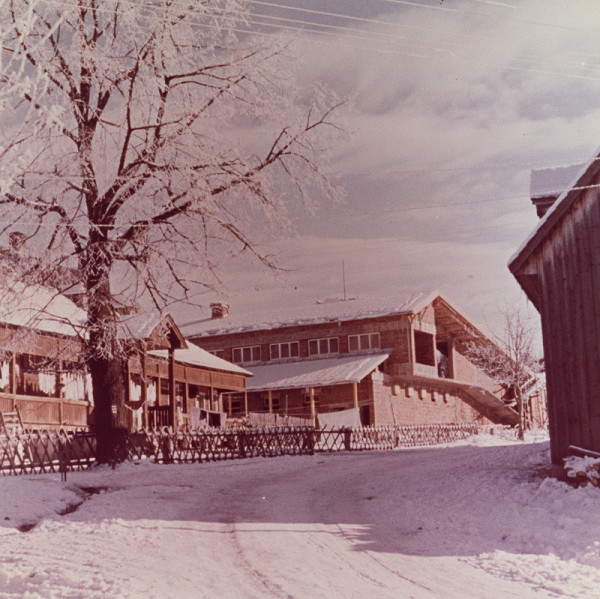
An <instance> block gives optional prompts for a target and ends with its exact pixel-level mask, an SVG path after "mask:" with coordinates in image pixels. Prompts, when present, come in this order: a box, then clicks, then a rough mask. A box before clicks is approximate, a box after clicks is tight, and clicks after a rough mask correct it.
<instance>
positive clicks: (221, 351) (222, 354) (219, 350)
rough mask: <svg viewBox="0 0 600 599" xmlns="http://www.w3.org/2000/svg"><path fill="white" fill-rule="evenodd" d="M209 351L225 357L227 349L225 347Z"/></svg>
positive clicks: (218, 356) (219, 356)
mask: <svg viewBox="0 0 600 599" xmlns="http://www.w3.org/2000/svg"><path fill="white" fill-rule="evenodd" d="M208 353H209V354H212V355H213V356H217V358H223V359H225V350H224V349H213V350H212V351H209V352H208Z"/></svg>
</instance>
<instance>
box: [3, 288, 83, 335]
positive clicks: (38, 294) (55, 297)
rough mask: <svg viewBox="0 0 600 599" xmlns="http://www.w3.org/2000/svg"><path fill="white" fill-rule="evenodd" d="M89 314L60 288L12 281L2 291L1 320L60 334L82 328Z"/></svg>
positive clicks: (14, 324)
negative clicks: (27, 284)
mask: <svg viewBox="0 0 600 599" xmlns="http://www.w3.org/2000/svg"><path fill="white" fill-rule="evenodd" d="M86 319H87V315H86V313H85V311H84V310H82V309H81V308H79V307H78V306H76V305H75V304H74V303H73V302H72V301H71V300H70V299H68V298H67V297H65V296H64V295H61V294H60V293H59V292H58V291H56V290H54V289H50V288H48V287H43V286H41V285H31V286H26V285H24V284H23V283H12V284H10V285H7V288H6V289H5V290H4V291H3V292H2V293H1V294H0V322H3V323H6V324H10V325H13V326H19V327H28V328H32V329H35V330H38V331H44V332H47V333H55V334H58V335H74V334H76V333H77V332H81V329H82V328H83V327H84V325H85V323H86Z"/></svg>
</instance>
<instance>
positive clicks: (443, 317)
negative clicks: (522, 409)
mask: <svg viewBox="0 0 600 599" xmlns="http://www.w3.org/2000/svg"><path fill="white" fill-rule="evenodd" d="M212 308H213V313H212V314H211V317H210V318H205V319H201V320H197V321H194V322H190V323H188V324H187V325H184V326H182V331H183V332H184V334H185V335H186V338H188V339H190V340H191V341H193V342H194V343H196V344H198V345H200V346H202V347H203V348H205V349H207V350H208V351H210V352H212V353H214V354H215V355H218V356H220V357H222V358H224V359H226V360H228V361H231V362H234V363H237V364H240V365H243V366H244V367H245V368H247V369H248V370H250V371H251V372H252V373H253V375H254V376H253V377H252V378H251V379H249V380H248V410H249V411H250V412H253V413H257V412H258V413H277V414H279V415H288V416H298V417H305V418H310V419H312V420H316V418H317V416H318V415H321V416H323V415H326V416H325V418H323V420H326V421H328V422H329V420H330V415H331V414H333V413H335V412H342V411H346V410H350V411H351V412H348V417H349V418H353V416H352V412H356V411H358V413H359V414H360V420H361V422H362V424H363V425H367V424H425V423H460V422H474V421H478V422H481V423H490V422H491V423H501V424H509V425H514V424H516V423H517V421H518V415H517V413H516V411H515V410H514V409H513V408H512V407H511V406H510V405H509V400H508V398H507V397H506V394H505V390H504V389H501V388H498V386H497V385H495V384H494V383H493V381H492V380H491V379H490V378H489V377H488V376H487V374H486V373H485V372H483V371H481V370H479V369H478V368H477V367H475V366H474V365H473V364H472V363H471V362H470V361H469V360H468V359H467V358H466V356H465V348H466V346H467V344H468V343H469V342H471V341H476V342H480V343H492V342H491V340H489V339H488V338H487V337H486V336H485V335H484V334H483V333H482V332H481V331H480V330H479V329H478V328H477V327H476V326H475V325H474V324H473V323H472V322H470V321H469V320H468V319H467V318H466V317H465V316H464V315H463V314H462V313H461V312H460V311H459V310H458V309H456V308H455V307H454V306H453V305H452V304H451V303H450V302H449V301H448V300H447V299H445V298H444V297H442V296H441V295H440V294H439V293H433V294H431V295H429V296H423V295H419V296H412V297H410V298H408V299H406V300H391V301H390V300H381V299H377V300H375V301H373V300H371V301H361V300H348V301H332V302H328V301H325V302H322V303H317V304H314V305H312V306H308V307H307V308H306V310H304V311H302V310H297V309H294V310H292V311H285V312H283V313H278V312H273V311H271V312H269V313H267V314H261V315H251V316H249V317H246V318H245V317H243V316H236V315H233V314H229V311H228V307H227V305H225V304H214V305H213V306H212ZM231 415H232V416H234V417H235V416H242V415H244V409H243V408H242V405H241V403H240V402H239V401H236V402H235V403H233V404H232V406H231Z"/></svg>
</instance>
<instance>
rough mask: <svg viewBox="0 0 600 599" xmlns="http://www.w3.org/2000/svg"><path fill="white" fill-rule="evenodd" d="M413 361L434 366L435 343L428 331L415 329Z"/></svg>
mask: <svg viewBox="0 0 600 599" xmlns="http://www.w3.org/2000/svg"><path fill="white" fill-rule="evenodd" d="M414 339H415V361H416V362H417V363H418V364H425V365H426V366H435V343H434V337H433V335H431V334H430V333H424V332H423V331H415V333H414Z"/></svg>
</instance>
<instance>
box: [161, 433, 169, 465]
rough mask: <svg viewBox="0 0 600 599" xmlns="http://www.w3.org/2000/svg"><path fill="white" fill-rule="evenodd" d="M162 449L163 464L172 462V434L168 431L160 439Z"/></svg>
mask: <svg viewBox="0 0 600 599" xmlns="http://www.w3.org/2000/svg"><path fill="white" fill-rule="evenodd" d="M160 449H161V453H162V458H163V464H170V463H171V435H170V434H169V433H168V432H167V433H164V432H163V435H162V438H161V440H160Z"/></svg>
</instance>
